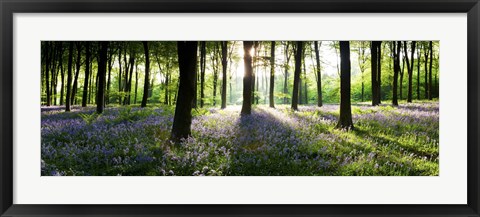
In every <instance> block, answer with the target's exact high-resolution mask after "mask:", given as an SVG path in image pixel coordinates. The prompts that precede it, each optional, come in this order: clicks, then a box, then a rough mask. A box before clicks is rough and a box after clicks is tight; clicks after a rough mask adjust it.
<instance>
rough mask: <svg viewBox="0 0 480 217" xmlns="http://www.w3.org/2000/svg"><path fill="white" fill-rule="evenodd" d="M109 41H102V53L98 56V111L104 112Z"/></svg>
mask: <svg viewBox="0 0 480 217" xmlns="http://www.w3.org/2000/svg"><path fill="white" fill-rule="evenodd" d="M108 43H109V42H107V41H102V42H100V53H99V57H98V65H97V67H98V73H97V76H98V83H97V99H96V103H97V113H99V114H101V113H103V110H104V106H105V74H106V72H107V52H108Z"/></svg>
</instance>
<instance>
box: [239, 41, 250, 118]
mask: <svg viewBox="0 0 480 217" xmlns="http://www.w3.org/2000/svg"><path fill="white" fill-rule="evenodd" d="M252 47H253V41H244V42H243V62H244V68H245V74H244V75H243V103H242V111H241V113H240V114H241V115H249V114H251V113H252V80H253V68H252V56H251V55H250V51H251V50H252Z"/></svg>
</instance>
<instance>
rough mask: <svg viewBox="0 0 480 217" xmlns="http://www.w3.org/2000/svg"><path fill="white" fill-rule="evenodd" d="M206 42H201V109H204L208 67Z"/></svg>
mask: <svg viewBox="0 0 480 217" xmlns="http://www.w3.org/2000/svg"><path fill="white" fill-rule="evenodd" d="M206 55H207V54H206V42H204V41H202V42H200V108H203V105H204V101H203V100H204V99H205V66H206Z"/></svg>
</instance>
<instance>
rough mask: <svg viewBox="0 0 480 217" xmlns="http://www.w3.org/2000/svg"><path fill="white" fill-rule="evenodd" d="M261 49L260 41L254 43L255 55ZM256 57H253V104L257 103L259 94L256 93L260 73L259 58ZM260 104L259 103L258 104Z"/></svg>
mask: <svg viewBox="0 0 480 217" xmlns="http://www.w3.org/2000/svg"><path fill="white" fill-rule="evenodd" d="M258 47H259V42H258V41H254V42H253V53H254V54H256V53H257V51H258V50H259V49H258ZM256 57H258V55H256ZM256 57H252V61H253V63H252V67H253V68H252V72H253V76H252V104H254V103H255V101H256V99H257V93H256V92H255V91H256V88H255V85H256V84H257V83H256V82H257V71H258V58H256ZM257 104H258V102H257Z"/></svg>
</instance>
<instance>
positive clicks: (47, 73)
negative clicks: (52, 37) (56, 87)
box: [45, 41, 52, 106]
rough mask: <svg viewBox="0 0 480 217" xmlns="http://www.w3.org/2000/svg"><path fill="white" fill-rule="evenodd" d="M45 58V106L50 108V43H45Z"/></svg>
mask: <svg viewBox="0 0 480 217" xmlns="http://www.w3.org/2000/svg"><path fill="white" fill-rule="evenodd" d="M45 47H46V48H45V56H46V57H47V59H46V62H45V87H46V92H47V102H46V104H47V106H50V101H51V99H50V59H51V56H52V55H51V54H50V53H51V52H50V42H48V41H47V42H45Z"/></svg>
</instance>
